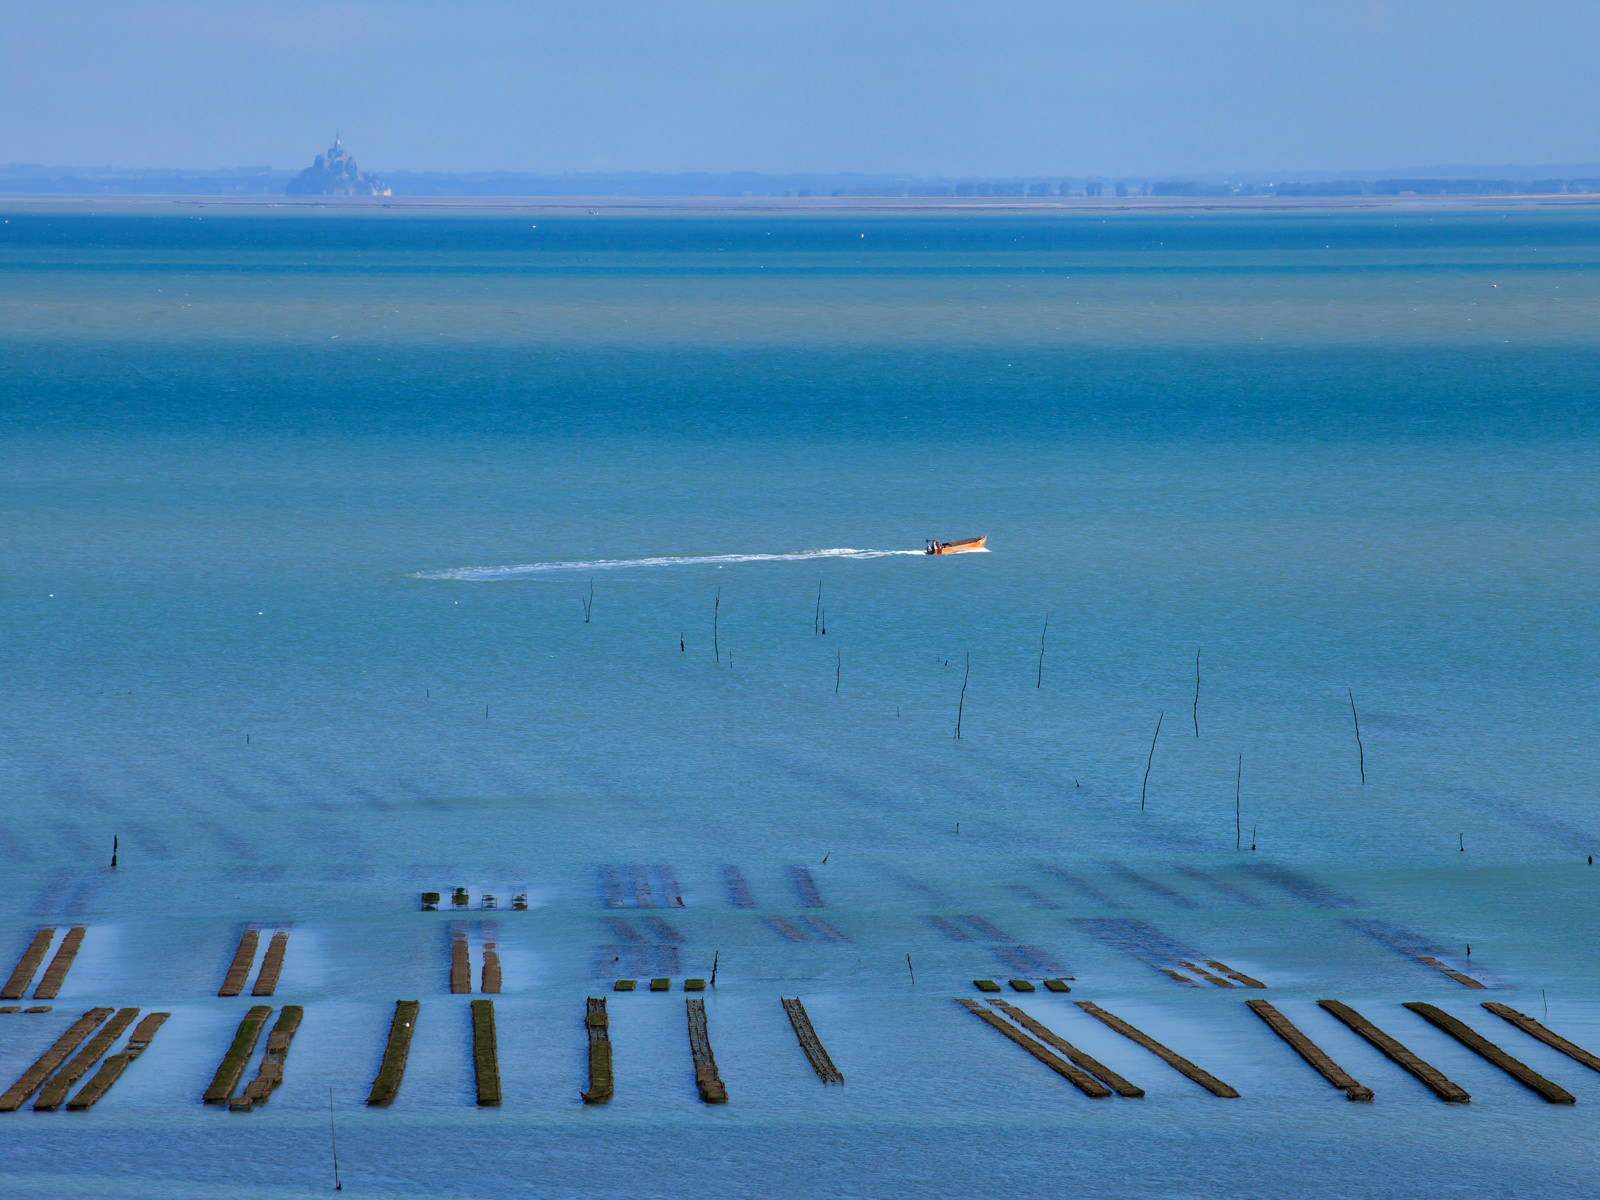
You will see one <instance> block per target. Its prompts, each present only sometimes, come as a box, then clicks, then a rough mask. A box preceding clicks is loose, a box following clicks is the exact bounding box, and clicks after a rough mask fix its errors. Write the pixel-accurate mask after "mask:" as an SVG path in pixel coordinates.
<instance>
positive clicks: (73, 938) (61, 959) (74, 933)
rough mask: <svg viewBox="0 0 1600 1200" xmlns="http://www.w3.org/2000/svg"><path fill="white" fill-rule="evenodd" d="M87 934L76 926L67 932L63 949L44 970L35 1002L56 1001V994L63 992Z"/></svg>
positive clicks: (62, 945)
mask: <svg viewBox="0 0 1600 1200" xmlns="http://www.w3.org/2000/svg"><path fill="white" fill-rule="evenodd" d="M85 932H87V930H86V928H85V927H84V926H82V925H74V926H73V927H72V928H71V929H69V930H67V935H66V937H64V938H62V939H61V948H60V949H59V950H57V951H56V953H55V957H54V958H52V959H51V960H50V965H49V966H48V967H46V968H45V969H44V978H43V979H41V980H39V986H38V987H36V988H35V989H34V990H33V998H34V999H35V1000H54V999H55V998H56V993H57V992H59V991H60V990H61V985H62V984H63V983H64V982H66V978H67V972H68V971H70V970H71V969H72V962H73V960H74V959H75V958H77V957H78V947H80V946H82V945H83V935H84V933H85Z"/></svg>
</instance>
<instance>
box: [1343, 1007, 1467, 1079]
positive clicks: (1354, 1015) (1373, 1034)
mask: <svg viewBox="0 0 1600 1200" xmlns="http://www.w3.org/2000/svg"><path fill="white" fill-rule="evenodd" d="M1317 1005H1318V1006H1319V1007H1321V1008H1323V1009H1325V1010H1326V1011H1328V1012H1330V1013H1332V1014H1333V1015H1334V1016H1335V1017H1337V1018H1339V1020H1341V1021H1343V1022H1344V1023H1345V1024H1346V1025H1348V1026H1349V1027H1350V1028H1351V1029H1353V1030H1355V1031H1356V1032H1357V1033H1358V1034H1360V1035H1361V1036H1362V1037H1364V1038H1366V1039H1367V1041H1368V1042H1370V1043H1372V1045H1374V1046H1376V1047H1377V1048H1378V1050H1379V1051H1380V1052H1381V1053H1382V1054H1383V1055H1384V1057H1385V1058H1387V1059H1389V1061H1390V1062H1393V1063H1395V1064H1396V1065H1398V1066H1400V1067H1401V1068H1403V1069H1404V1070H1406V1071H1408V1072H1410V1073H1411V1074H1412V1075H1414V1076H1415V1077H1416V1078H1417V1079H1418V1080H1420V1081H1421V1082H1422V1084H1423V1085H1424V1086H1425V1087H1427V1088H1428V1089H1429V1090H1430V1091H1431V1092H1433V1094H1434V1095H1436V1096H1438V1097H1439V1099H1441V1100H1443V1101H1444V1102H1445V1103H1447V1104H1466V1103H1468V1102H1470V1101H1471V1099H1472V1096H1471V1094H1470V1093H1469V1092H1468V1091H1467V1090H1466V1089H1465V1088H1464V1087H1462V1086H1461V1085H1460V1084H1457V1083H1452V1082H1451V1081H1450V1080H1449V1079H1447V1078H1445V1074H1444V1072H1443V1071H1441V1070H1439V1068H1438V1067H1435V1066H1434V1065H1433V1064H1432V1063H1427V1062H1424V1061H1423V1060H1422V1059H1420V1058H1418V1057H1417V1056H1416V1055H1415V1054H1413V1053H1412V1052H1411V1051H1410V1050H1408V1049H1406V1048H1405V1047H1404V1046H1402V1045H1401V1044H1400V1043H1399V1042H1397V1041H1396V1040H1395V1039H1394V1038H1392V1037H1390V1036H1389V1035H1388V1034H1387V1033H1385V1032H1384V1031H1383V1030H1381V1029H1379V1028H1378V1027H1377V1026H1376V1025H1374V1024H1373V1023H1372V1022H1371V1021H1369V1020H1367V1019H1366V1018H1365V1017H1363V1016H1362V1015H1361V1014H1360V1013H1358V1012H1357V1011H1356V1010H1355V1009H1353V1008H1351V1007H1350V1006H1349V1005H1348V1004H1341V1003H1340V1002H1339V1001H1337V1000H1318V1001H1317Z"/></svg>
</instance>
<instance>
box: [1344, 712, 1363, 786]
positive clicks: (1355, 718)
mask: <svg viewBox="0 0 1600 1200" xmlns="http://www.w3.org/2000/svg"><path fill="white" fill-rule="evenodd" d="M1345 691H1346V692H1347V693H1348V694H1349V696H1350V719H1351V720H1352V721H1354V722H1355V725H1356V753H1357V754H1358V755H1360V756H1361V758H1360V763H1361V786H1362V787H1366V786H1367V751H1366V748H1365V747H1364V746H1362V744H1361V718H1360V717H1358V716H1356V694H1355V693H1354V692H1352V691H1350V689H1349V688H1345Z"/></svg>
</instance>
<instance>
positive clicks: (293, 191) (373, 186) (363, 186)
mask: <svg viewBox="0 0 1600 1200" xmlns="http://www.w3.org/2000/svg"><path fill="white" fill-rule="evenodd" d="M286 191H287V192H288V194H289V195H291V196H387V195H389V194H390V190H389V186H388V185H387V184H386V183H384V182H383V180H381V179H379V178H378V177H377V176H376V175H363V174H362V173H361V169H360V168H359V167H357V166H356V160H355V159H354V158H352V157H351V156H350V155H349V154H348V153H347V152H346V151H345V148H344V144H343V143H342V142H341V141H340V140H339V138H338V137H337V136H335V137H334V139H333V145H332V146H330V147H329V148H328V152H327V154H319V155H317V157H316V160H315V161H314V162H313V163H312V164H311V165H310V166H309V167H307V168H306V169H305V170H304V171H301V172H300V174H298V175H296V176H295V177H294V178H293V179H291V180H290V181H289V186H288V188H287V189H286Z"/></svg>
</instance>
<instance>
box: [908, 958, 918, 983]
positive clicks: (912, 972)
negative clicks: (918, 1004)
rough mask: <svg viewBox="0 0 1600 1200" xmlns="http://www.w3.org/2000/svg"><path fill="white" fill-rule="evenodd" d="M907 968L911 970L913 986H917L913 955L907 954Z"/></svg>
mask: <svg viewBox="0 0 1600 1200" xmlns="http://www.w3.org/2000/svg"><path fill="white" fill-rule="evenodd" d="M906 970H907V971H910V972H911V986H912V987H916V986H917V973H916V971H915V970H914V969H913V968H912V966H911V955H909V954H908V955H906Z"/></svg>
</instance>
